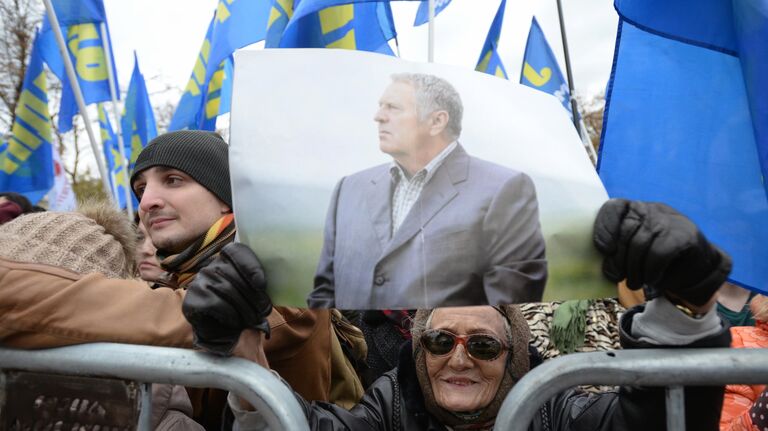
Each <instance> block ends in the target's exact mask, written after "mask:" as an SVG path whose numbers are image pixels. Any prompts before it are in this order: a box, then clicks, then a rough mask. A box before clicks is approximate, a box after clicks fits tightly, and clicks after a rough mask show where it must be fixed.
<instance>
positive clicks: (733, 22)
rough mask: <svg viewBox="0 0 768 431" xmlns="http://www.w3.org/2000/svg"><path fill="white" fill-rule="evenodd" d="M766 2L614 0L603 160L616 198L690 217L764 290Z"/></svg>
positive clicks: (743, 277) (735, 275)
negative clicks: (655, 204) (614, 33)
mask: <svg viewBox="0 0 768 431" xmlns="http://www.w3.org/2000/svg"><path fill="white" fill-rule="evenodd" d="M760 5H762V6H760ZM764 5H765V3H764V2H761V0H743V1H738V2H724V1H721V0H696V1H694V0H688V1H683V0H680V1H676V2H667V1H664V0H620V1H616V2H615V7H616V10H617V11H618V13H619V17H620V20H619V31H618V33H617V41H616V51H615V54H614V66H613V71H612V73H611V80H610V82H609V85H608V91H607V95H606V107H605V118H604V122H603V132H602V133H603V134H602V142H601V145H600V159H599V164H598V171H599V173H600V177H601V178H602V180H603V183H604V184H605V187H606V189H607V190H608V193H609V194H610V195H611V196H613V197H626V198H631V199H644V200H651V201H661V202H665V203H667V204H669V205H671V206H673V207H675V208H677V209H679V210H680V211H681V212H683V213H684V214H686V215H687V216H689V217H690V218H691V219H693V221H694V222H696V223H697V224H698V225H699V227H700V228H701V229H702V231H703V232H704V233H705V234H706V235H707V237H708V238H709V239H710V240H711V241H713V242H714V243H715V244H717V245H718V246H719V247H721V248H722V249H724V250H725V251H727V252H728V253H729V254H730V255H731V256H732V257H733V272H732V273H731V281H733V282H735V283H736V284H739V285H742V286H745V287H748V288H751V289H754V290H760V291H762V292H763V293H766V292H768V265H766V262H768V223H766V220H768V198H767V197H766V196H767V194H766V189H765V187H766V183H765V179H766V171H765V167H766V148H767V145H768V141H767V140H766V139H768V136H767V135H766V127H768V110H766V94H768V87H766V82H767V81H766V80H768V67H767V66H768V63H767V62H768V52H766V50H765V41H766V40H768V33H767V32H768V27H767V26H768V9H767V8H765V6H764ZM761 162H762V164H761Z"/></svg>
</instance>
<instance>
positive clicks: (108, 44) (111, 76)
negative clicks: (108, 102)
mask: <svg viewBox="0 0 768 431" xmlns="http://www.w3.org/2000/svg"><path fill="white" fill-rule="evenodd" d="M101 40H103V41H104V55H105V56H106V57H107V58H106V61H107V79H108V80H109V94H110V96H112V114H113V115H114V116H115V131H116V134H117V146H118V148H119V150H120V158H122V159H123V180H124V181H125V182H124V184H125V187H123V191H124V192H125V209H126V210H127V212H128V218H129V219H130V220H131V221H133V199H131V190H130V188H131V182H130V179H129V178H128V159H126V157H125V146H124V145H123V134H122V132H121V131H120V127H121V125H120V115H119V114H118V109H117V89H115V71H114V69H112V41H111V40H109V35H108V34H107V26H106V25H105V24H104V23H103V22H102V23H101ZM102 147H103V143H102ZM115 200H117V201H118V202H119V201H120V200H119V199H118V198H117V194H115Z"/></svg>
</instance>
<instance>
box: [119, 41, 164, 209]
mask: <svg viewBox="0 0 768 431" xmlns="http://www.w3.org/2000/svg"><path fill="white" fill-rule="evenodd" d="M133 59H134V66H133V73H132V74H131V83H130V84H129V85H128V93H127V94H126V95H125V106H124V109H123V115H122V118H120V128H121V130H120V132H121V133H122V135H123V145H124V146H125V157H127V158H128V171H129V172H131V171H133V166H134V165H135V164H136V158H137V157H139V153H140V152H141V150H143V149H144V147H146V146H147V144H148V143H149V141H151V140H152V138H154V137H155V136H157V126H156V125H155V114H154V112H152V106H151V105H150V104H149V95H148V94H147V86H146V85H145V83H144V76H143V75H142V74H141V71H140V70H139V59H138V58H137V57H136V53H135V52H134V53H133ZM134 208H135V207H134Z"/></svg>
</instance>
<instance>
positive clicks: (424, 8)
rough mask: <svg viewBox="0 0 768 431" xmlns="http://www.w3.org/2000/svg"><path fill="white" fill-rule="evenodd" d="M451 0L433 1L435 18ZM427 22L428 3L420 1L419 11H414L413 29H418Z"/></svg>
mask: <svg viewBox="0 0 768 431" xmlns="http://www.w3.org/2000/svg"><path fill="white" fill-rule="evenodd" d="M449 4H451V0H435V16H437V14H439V13H440V12H442V11H443V9H445V8H447V7H448V5H449ZM428 21H429V2H428V1H422V2H421V4H420V5H419V9H418V10H417V11H416V19H415V20H414V22H413V26H414V27H418V26H420V25H422V24H425V23H427V22H428Z"/></svg>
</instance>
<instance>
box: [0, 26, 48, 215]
mask: <svg viewBox="0 0 768 431" xmlns="http://www.w3.org/2000/svg"><path fill="white" fill-rule="evenodd" d="M38 36H39V34H38V35H35V42H34V44H33V46H32V54H31V55H30V58H29V65H28V66H27V71H26V74H25V75H24V83H23V85H22V87H21V95H20V96H19V101H18V104H17V105H16V111H15V115H16V119H15V120H14V122H13V126H12V128H11V133H10V136H9V137H8V140H7V142H5V143H3V144H2V145H0V190H4V191H14V192H17V193H21V194H23V195H24V196H26V197H27V199H29V200H30V201H31V202H33V203H37V202H39V201H40V199H42V198H43V196H45V194H46V193H48V190H50V188H51V187H52V186H53V174H54V172H53V147H52V145H51V116H50V113H49V112H48V95H47V93H46V78H45V70H44V68H43V59H42V57H41V55H40V48H39V41H40V38H39V37H38Z"/></svg>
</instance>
